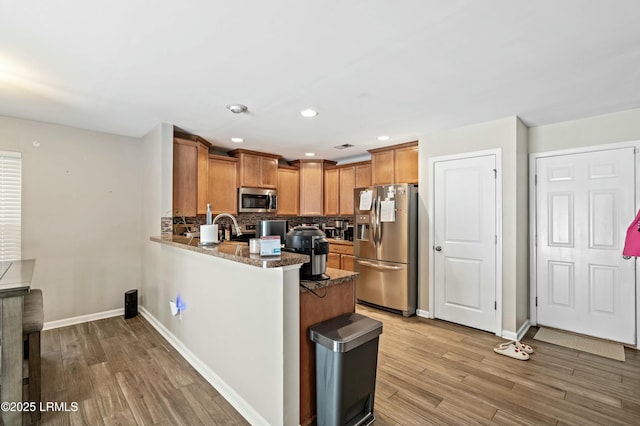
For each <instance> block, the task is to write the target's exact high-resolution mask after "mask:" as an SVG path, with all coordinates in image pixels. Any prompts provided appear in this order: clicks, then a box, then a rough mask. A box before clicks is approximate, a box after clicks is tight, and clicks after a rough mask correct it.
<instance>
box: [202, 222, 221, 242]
mask: <svg viewBox="0 0 640 426" xmlns="http://www.w3.org/2000/svg"><path fill="white" fill-rule="evenodd" d="M217 242H218V225H217V224H216V225H200V243H201V244H210V243H217Z"/></svg>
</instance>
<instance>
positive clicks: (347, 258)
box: [327, 240, 355, 271]
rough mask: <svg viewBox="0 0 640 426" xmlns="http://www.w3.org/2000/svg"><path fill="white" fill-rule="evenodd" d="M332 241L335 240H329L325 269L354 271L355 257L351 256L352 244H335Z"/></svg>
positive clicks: (345, 242)
mask: <svg viewBox="0 0 640 426" xmlns="http://www.w3.org/2000/svg"><path fill="white" fill-rule="evenodd" d="M334 241H335V240H331V241H330V243H329V254H328V255H327V268H335V269H344V270H347V271H354V270H355V268H354V262H355V256H354V255H353V253H354V252H353V243H351V241H349V242H347V241H344V243H342V242H341V243H335V242H334Z"/></svg>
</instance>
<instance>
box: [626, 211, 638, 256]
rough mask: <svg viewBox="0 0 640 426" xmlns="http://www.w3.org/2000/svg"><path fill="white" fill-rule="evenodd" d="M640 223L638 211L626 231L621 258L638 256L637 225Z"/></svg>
mask: <svg viewBox="0 0 640 426" xmlns="http://www.w3.org/2000/svg"><path fill="white" fill-rule="evenodd" d="M639 223H640V210H639V211H638V214H637V215H636V218H635V219H633V222H631V225H629V228H628V229H627V238H626V239H625V241H624V250H623V251H622V255H623V256H636V257H638V256H640V229H639V228H638V225H639Z"/></svg>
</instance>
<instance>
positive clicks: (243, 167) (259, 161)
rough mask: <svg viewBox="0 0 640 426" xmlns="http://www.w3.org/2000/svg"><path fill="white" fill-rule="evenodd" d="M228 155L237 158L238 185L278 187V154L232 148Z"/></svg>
mask: <svg viewBox="0 0 640 426" xmlns="http://www.w3.org/2000/svg"><path fill="white" fill-rule="evenodd" d="M229 155H231V156H232V157H236V158H238V159H239V160H240V161H239V163H238V184H237V186H238V187H246V188H271V189H275V188H277V187H278V159H279V158H280V156H279V155H275V154H267V153H264V152H256V151H249V150H246V149H234V150H233V151H229Z"/></svg>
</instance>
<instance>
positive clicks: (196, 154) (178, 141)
mask: <svg viewBox="0 0 640 426" xmlns="http://www.w3.org/2000/svg"><path fill="white" fill-rule="evenodd" d="M210 146H211V144H210V143H209V142H207V141H206V140H204V139H202V138H201V137H199V136H193V135H187V134H184V135H183V134H180V137H174V139H173V214H174V215H180V216H187V217H193V216H196V215H197V214H205V213H206V212H207V185H208V175H209V161H208V156H209V147H210Z"/></svg>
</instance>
